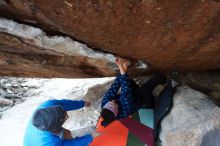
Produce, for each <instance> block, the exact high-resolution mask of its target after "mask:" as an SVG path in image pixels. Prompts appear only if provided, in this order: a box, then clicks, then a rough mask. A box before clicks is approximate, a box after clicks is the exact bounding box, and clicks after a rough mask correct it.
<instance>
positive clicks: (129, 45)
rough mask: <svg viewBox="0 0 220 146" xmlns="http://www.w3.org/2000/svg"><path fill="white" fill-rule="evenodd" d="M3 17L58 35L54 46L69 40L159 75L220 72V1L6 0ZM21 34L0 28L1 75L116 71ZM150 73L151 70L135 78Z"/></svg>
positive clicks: (105, 73)
mask: <svg viewBox="0 0 220 146" xmlns="http://www.w3.org/2000/svg"><path fill="white" fill-rule="evenodd" d="M0 16H1V17H3V18H7V19H12V20H14V21H16V22H19V23H23V24H28V25H30V26H34V27H38V28H41V29H43V30H44V32H46V36H47V37H49V35H52V36H53V37H52V39H48V38H47V40H48V41H49V42H50V41H51V43H52V44H53V40H54V35H56V36H58V37H57V38H59V39H60V37H61V36H64V38H66V36H68V38H66V39H67V40H69V39H70V38H72V39H74V40H78V41H80V42H83V43H84V44H87V45H88V46H90V47H91V49H93V50H97V49H98V50H99V51H100V50H101V51H104V52H109V53H112V54H117V55H120V56H124V57H127V58H129V59H133V60H134V64H136V63H137V62H138V61H141V62H142V63H144V64H148V65H150V66H151V68H152V69H153V70H155V69H156V70H160V71H164V72H168V71H184V72H188V71H204V70H212V69H220V58H219V55H220V49H219V46H220V37H219V36H220V2H219V1H218V0H193V1H192V0H170V1H166V0H117V1H114V0H80V1H73V0H63V1H60V0H53V1H44V0H32V1H29V0H16V1H14V0H1V1H0ZM1 23H2V19H1ZM10 27H11V26H10ZM24 28H26V27H24ZM14 31H15V32H14ZM38 32H39V31H38ZM16 33H17V32H16V30H14V29H13V30H12V32H8V31H7V32H6V31H5V28H3V27H1V28H0V38H1V39H0V55H1V57H0V58H1V60H0V66H1V71H0V74H1V75H14V76H41V77H54V76H56V77H98V76H112V75H113V74H114V73H115V70H114V67H112V64H111V62H108V61H107V62H106V60H105V59H106V58H105V59H104V60H103V58H102V59H100V58H99V59H97V58H95V59H94V58H93V57H92V58H90V56H86V57H85V56H84V57H82V56H80V57H73V56H72V54H71V53H70V52H72V51H73V50H74V49H73V48H71V47H69V46H67V47H68V48H69V49H67V50H63V49H60V48H62V47H63V46H62V45H61V44H59V45H61V46H59V45H58V46H50V50H47V51H45V49H48V46H44V45H43V46H42V45H39V44H35V43H36V40H37V39H38V38H33V36H32V37H31V38H25V39H24V38H21V37H20V36H18V34H16ZM32 33H33V32H32V31H31V32H30V35H31V34H32ZM28 35H29V34H28ZM36 37H37V36H36ZM64 38H62V39H64ZM41 39H42V38H41ZM43 41H45V40H44V39H43ZM52 44H49V45H52ZM46 45H48V43H47V44H46ZM78 49H79V48H77V50H78ZM61 50H62V51H61ZM86 55H88V54H86ZM2 58H3V59H2ZM30 58H31V59H30ZM16 62H17V63H16ZM45 62H46V63H45ZM48 62H50V63H48ZM109 63H110V65H109ZM27 66H30V67H27ZM134 66H135V65H134ZM136 66H138V65H136ZM73 68H74V69H73ZM135 69H136V68H135V67H134V68H133V69H132V70H131V71H130V72H132V73H133V72H134V70H135ZM146 72H147V70H146V68H144V69H140V70H137V71H136V72H134V74H137V73H139V74H146ZM148 72H149V70H148Z"/></svg>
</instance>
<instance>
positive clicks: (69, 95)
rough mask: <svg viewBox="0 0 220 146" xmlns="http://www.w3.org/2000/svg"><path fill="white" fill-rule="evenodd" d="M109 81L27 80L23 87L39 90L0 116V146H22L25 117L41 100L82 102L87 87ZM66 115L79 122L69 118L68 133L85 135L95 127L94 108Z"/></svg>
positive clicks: (106, 79)
mask: <svg viewBox="0 0 220 146" xmlns="http://www.w3.org/2000/svg"><path fill="white" fill-rule="evenodd" d="M110 79H111V78H101V79H51V80H49V79H30V80H29V81H28V82H27V83H25V84H27V85H29V86H31V85H33V86H35V87H36V86H38V87H39V88H38V89H35V90H33V91H32V92H33V93H34V94H33V96H32V97H28V98H27V99H26V100H25V101H24V102H22V103H20V104H17V105H15V106H13V107H12V108H11V109H8V110H6V111H4V112H3V113H2V115H1V118H0V129H1V130H0V137H1V140H0V146H22V142H23V135H24V132H25V129H26V126H27V123H28V121H29V118H30V117H31V115H32V114H33V112H34V110H35V109H36V108H37V107H38V105H40V104H41V103H43V102H44V101H46V100H48V99H83V96H84V95H85V94H86V92H87V90H88V88H90V87H92V86H94V85H97V84H102V83H106V82H109V80H110ZM93 100H94V101H91V102H92V104H95V105H97V104H98V103H97V102H100V100H95V99H93ZM98 105H99V104H98ZM88 111H89V112H88ZM70 115H71V116H72V115H75V116H76V117H74V118H75V120H76V119H79V122H78V121H71V120H72V119H71V118H70V119H69V120H68V121H67V124H65V127H67V128H69V129H70V130H72V131H74V130H75V131H76V130H77V129H82V130H83V129H84V132H85V131H88V127H89V126H91V125H93V126H94V125H95V123H94V122H95V121H96V120H97V117H98V115H99V112H98V111H97V110H95V109H94V108H92V109H88V110H84V108H83V109H81V110H79V111H78V112H76V111H73V113H70ZM81 115H82V116H81ZM73 123H74V124H73ZM85 129H86V130H85Z"/></svg>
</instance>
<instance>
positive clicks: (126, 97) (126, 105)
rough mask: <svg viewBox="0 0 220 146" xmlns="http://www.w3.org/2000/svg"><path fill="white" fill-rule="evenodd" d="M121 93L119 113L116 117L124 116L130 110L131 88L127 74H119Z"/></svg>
mask: <svg viewBox="0 0 220 146" xmlns="http://www.w3.org/2000/svg"><path fill="white" fill-rule="evenodd" d="M120 82H121V95H120V97H119V103H120V108H121V110H120V114H119V115H118V118H119V119H120V118H126V117H128V116H129V115H130V113H131V110H132V104H133V103H132V97H131V96H132V89H131V85H130V81H129V77H128V75H127V74H124V75H121V77H120Z"/></svg>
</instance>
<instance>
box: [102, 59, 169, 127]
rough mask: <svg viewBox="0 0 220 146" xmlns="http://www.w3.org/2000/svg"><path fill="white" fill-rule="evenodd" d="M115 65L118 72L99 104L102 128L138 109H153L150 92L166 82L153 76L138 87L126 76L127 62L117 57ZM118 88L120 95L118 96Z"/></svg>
mask: <svg viewBox="0 0 220 146" xmlns="http://www.w3.org/2000/svg"><path fill="white" fill-rule="evenodd" d="M116 64H117V66H118V68H119V70H120V74H119V75H117V77H116V79H115V81H114V83H113V84H112V86H111V88H110V89H109V90H108V91H107V93H106V94H105V96H104V97H103V100H102V103H101V108H102V111H101V117H102V119H103V121H102V122H101V124H102V126H104V127H106V126H107V125H109V124H110V123H111V122H113V121H114V120H116V119H122V118H127V117H128V116H130V115H132V114H133V113H135V112H137V111H138V110H139V109H140V108H142V107H146V108H153V107H154V98H155V97H154V96H153V94H152V91H153V90H154V88H155V87H156V86H157V85H159V84H164V83H165V82H166V77H165V76H164V75H161V74H158V75H155V76H153V77H152V78H151V79H150V80H149V81H148V82H146V83H145V84H143V85H142V86H141V87H139V86H138V85H137V84H136V83H135V82H134V81H133V80H131V79H129V76H128V74H127V70H128V65H129V61H128V60H127V59H123V58H121V57H118V58H117V59H116ZM119 88H121V93H120V94H118V91H119Z"/></svg>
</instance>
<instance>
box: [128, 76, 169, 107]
mask: <svg viewBox="0 0 220 146" xmlns="http://www.w3.org/2000/svg"><path fill="white" fill-rule="evenodd" d="M165 82H166V76H164V75H162V74H157V75H154V76H153V77H152V78H151V79H150V80H149V81H147V82H146V83H144V84H143V85H142V86H141V87H139V86H138V85H137V84H136V83H135V82H134V81H133V80H131V81H130V83H131V86H132V91H133V96H132V97H133V100H134V102H136V103H137V104H138V105H140V106H141V107H144V108H154V105H155V101H154V100H155V97H154V95H153V94H152V92H153V90H154V88H155V87H156V86H157V85H159V84H164V83H165Z"/></svg>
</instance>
